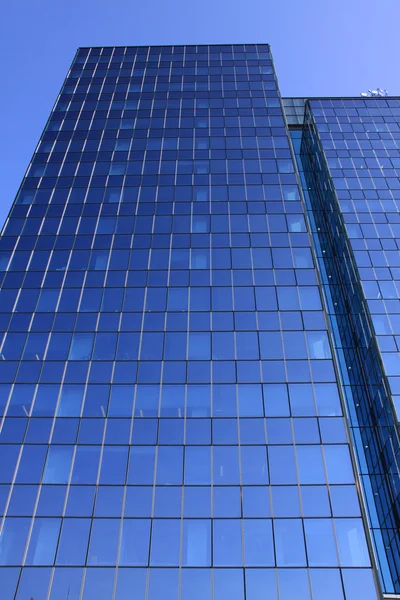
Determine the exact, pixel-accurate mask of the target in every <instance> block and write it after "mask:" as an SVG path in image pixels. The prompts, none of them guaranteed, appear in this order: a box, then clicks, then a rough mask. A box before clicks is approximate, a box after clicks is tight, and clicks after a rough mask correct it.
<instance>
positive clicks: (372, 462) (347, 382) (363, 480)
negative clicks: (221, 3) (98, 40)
mask: <svg viewBox="0 0 400 600" xmlns="http://www.w3.org/2000/svg"><path fill="white" fill-rule="evenodd" d="M399 123H400V102H399V100H398V99H396V98H390V97H388V98H354V99H349V98H345V99H338V98H336V99H310V100H305V99H284V100H282V99H281V98H280V95H279V90H278V87H277V81H276V77H275V73H274V67H273V63H272V59H271V54H270V50H269V47H268V45H265V44H259V45H234V46H230V45H224V46H216V45H214V46H163V47H128V48H125V47H117V48H81V49H79V50H78V52H77V54H76V56H75V59H74V61H73V63H72V66H71V69H70V71H69V73H68V75H67V78H66V80H65V83H64V85H63V87H62V90H61V92H60V95H59V96H58V98H57V101H56V103H55V106H54V109H53V111H52V113H51V115H50V118H49V121H48V123H47V125H46V127H45V130H44V132H43V135H42V137H41V139H40V142H39V144H38V147H37V149H36V152H35V154H34V156H33V159H32V162H31V164H30V165H29V168H28V171H27V173H26V176H25V178H24V180H23V182H22V185H21V188H20V190H19V192H18V194H17V198H16V200H15V203H14V204H13V207H12V209H11V211H10V214H9V217H8V219H7V222H6V224H5V227H4V230H3V236H2V239H1V242H0V243H1V255H0V262H1V284H2V287H1V291H0V319H1V326H2V329H1V332H2V344H1V350H0V359H1V360H0V380H1V392H0V409H1V418H2V429H1V434H0V511H1V512H0V515H1V519H2V521H1V527H2V529H1V534H0V582H1V584H0V585H1V600H29V599H30V598H34V600H133V599H135V600H262V599H265V600H266V599H268V600H293V599H296V600H359V599H360V598H362V599H363V600H375V599H377V598H382V597H383V595H385V597H388V598H389V597H394V598H395V597H400V579H399V573H400V559H399V489H400V485H399V429H398V414H399V412H400V408H399V406H400V403H399V395H400V385H399V376H400V360H399V356H400V355H399V352H398V345H399V344H400V316H399V315H400V308H399V306H400V303H399V287H398V285H399V282H400V255H399V248H398V243H399V242H398V241H397V240H399V239H400V217H399V214H400V211H399V209H400V180H399V171H400V128H399ZM396 407H397V409H396ZM396 410H397V412H396ZM396 594H399V595H398V596H396Z"/></svg>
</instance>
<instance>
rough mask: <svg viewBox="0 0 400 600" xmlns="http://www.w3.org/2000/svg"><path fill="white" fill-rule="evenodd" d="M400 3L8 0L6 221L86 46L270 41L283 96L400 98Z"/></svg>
mask: <svg viewBox="0 0 400 600" xmlns="http://www.w3.org/2000/svg"><path fill="white" fill-rule="evenodd" d="M399 19H400V2H399V0H380V1H379V0H334V1H330V0H136V2H132V1H128V0H112V1H110V0H107V1H106V0H68V1H66V0H36V2H32V0H30V1H28V0H9V1H8V2H7V3H6V4H5V5H4V6H3V10H2V19H1V23H0V50H1V58H2V70H1V81H2V85H1V94H0V120H1V129H0V131H1V142H0V181H1V197H0V222H1V223H3V221H4V219H5V217H6V215H7V212H8V210H9V208H10V206H11V204H12V202H13V200H14V196H15V194H16V192H17V189H18V186H19V184H20V181H21V178H22V176H23V174H24V172H25V169H26V167H27V165H28V162H29V160H30V157H31V155H32V153H33V151H34V149H35V146H36V143H37V141H38V139H39V136H40V134H41V131H42V129H43V126H44V124H45V122H46V119H47V116H48V114H49V111H50V109H51V107H52V105H53V103H54V101H55V99H56V97H57V94H58V91H59V89H60V86H61V84H62V82H63V79H64V76H65V74H66V72H67V70H68V68H69V65H70V63H71V60H72V58H73V56H74V53H75V50H76V48H77V47H78V46H107V45H110V46H111V45H120V46H121V45H147V44H149V45H150V44H157V45H158V44H212V43H255V42H264V43H265V42H267V43H269V44H271V46H272V52H273V57H274V62H275V67H276V69H277V73H278V77H279V84H280V89H281V93H282V95H285V96H303V95H304V96H312V95H325V96H329V95H332V96H335V95H358V94H359V93H360V92H361V91H363V90H365V89H368V88H370V87H376V86H379V87H384V88H386V89H387V90H388V91H389V93H390V94H391V95H396V94H397V95H400V77H399V66H398V65H399V58H400V44H399V42H398V24H399Z"/></svg>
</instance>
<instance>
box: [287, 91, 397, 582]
mask: <svg viewBox="0 0 400 600" xmlns="http://www.w3.org/2000/svg"><path fill="white" fill-rule="evenodd" d="M298 103H300V102H299V101H298ZM291 112H292V111H291ZM399 115H400V104H399V101H398V100H397V99H378V100H376V99H372V98H371V99H343V100H339V99H336V100H310V101H308V102H307V103H306V106H305V116H304V128H302V129H297V130H293V131H292V139H293V142H294V146H295V148H296V154H297V157H298V165H299V169H300V174H301V178H302V187H303V193H304V197H305V199H306V205H307V208H308V210H309V217H310V223H311V227H312V231H313V238H314V247H315V249H316V253H317V256H318V263H319V267H320V273H321V278H322V282H323V289H324V292H325V298H326V302H327V314H328V316H329V318H330V322H331V330H332V332H333V337H334V344H335V354H336V356H337V358H338V363H339V367H340V376H341V383H342V385H341V388H342V390H343V393H344V396H345V398H346V404H347V410H348V417H349V425H350V429H351V433H352V439H353V444H354V448H355V452H356V457H357V463H358V471H359V473H360V480H361V483H362V485H363V490H364V497H365V505H366V508H367V513H368V519H369V525H370V530H371V539H372V540H373V543H374V548H375V555H376V559H377V564H378V567H379V570H380V576H381V581H382V587H383V589H384V591H385V592H387V593H395V592H397V593H399V592H400V534H399V531H400V529H399V523H400V518H399V514H400V500H399V491H400V478H399V471H400V455H399V423H398V420H399V417H398V412H397V411H396V405H397V410H398V389H399V387H398V386H399V384H398V382H399V377H398V376H399V370H398V369H397V370H396V361H397V360H398V350H397V346H396V342H397V341H398V336H397V335H396V326H397V325H396V324H397V320H398V315H397V311H398V302H399V300H398V295H397V292H396V285H397V282H398V281H399V273H400V271H399V268H398V266H397V264H398V261H399V251H398V241H397V240H398V233H399V231H398V225H397V223H398V205H399V199H400V194H399V179H398V177H397V175H398V169H397V166H398V165H399V160H400V159H399V157H400V152H399V139H400V129H399V123H398V122H399ZM290 118H291V119H293V117H290Z"/></svg>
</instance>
